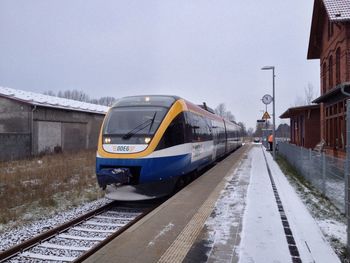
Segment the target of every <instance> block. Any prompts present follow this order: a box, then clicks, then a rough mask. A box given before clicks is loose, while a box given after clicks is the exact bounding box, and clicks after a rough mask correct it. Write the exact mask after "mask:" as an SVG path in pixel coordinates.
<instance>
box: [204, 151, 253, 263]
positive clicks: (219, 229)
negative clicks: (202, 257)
mask: <svg viewBox="0 0 350 263" xmlns="http://www.w3.org/2000/svg"><path fill="white" fill-rule="evenodd" d="M250 167H251V158H248V157H247V156H245V158H244V159H243V161H242V163H241V164H240V165H239V167H238V168H237V169H236V170H235V171H233V172H232V174H231V175H229V176H228V177H227V178H225V179H226V181H227V182H226V186H225V189H224V190H223V191H222V192H221V194H220V198H219V199H218V201H217V203H216V205H215V209H214V211H213V213H212V215H211V216H210V217H209V218H208V220H207V222H206V230H207V234H208V240H207V241H208V245H207V247H209V249H208V251H207V257H208V261H209V262H232V261H233V259H234V258H235V257H236V256H237V255H236V253H235V244H236V241H237V238H239V236H238V233H239V227H240V226H241V216H240V215H241V214H242V213H243V210H244V207H245V199H246V198H245V195H246V192H247V187H248V184H249V178H250V175H249V170H250Z"/></svg>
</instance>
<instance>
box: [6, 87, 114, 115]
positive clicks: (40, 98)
mask: <svg viewBox="0 0 350 263" xmlns="http://www.w3.org/2000/svg"><path fill="white" fill-rule="evenodd" d="M0 97H4V98H8V99H11V100H16V101H19V102H22V103H26V104H30V105H35V106H41V107H49V108H56V109H65V110H73V111H81V112H89V113H97V114H106V113H107V111H108V110H109V107H107V106H103V105H98V104H92V103H87V102H81V101H76V100H70V99H65V98H59V97H54V96H49V95H44V94H40V93H35V92H29V91H23V90H17V89H11V88H7V87H0Z"/></svg>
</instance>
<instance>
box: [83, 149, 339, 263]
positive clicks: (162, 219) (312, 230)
mask: <svg viewBox="0 0 350 263" xmlns="http://www.w3.org/2000/svg"><path fill="white" fill-rule="evenodd" d="M282 177H284V176H283V174H282V176H281V172H280V170H279V167H278V165H277V164H276V163H275V162H274V161H273V159H272V157H271V155H270V154H269V153H265V151H264V150H263V148H262V147H261V146H260V145H250V144H248V145H244V146H242V147H241V148H240V149H238V150H237V151H235V152H234V153H232V154H231V155H229V156H228V157H227V158H225V159H224V160H222V161H221V162H219V163H218V164H217V165H215V166H214V167H213V168H211V169H210V170H208V171H207V172H206V173H204V174H203V175H202V176H200V177H199V178H198V179H197V180H195V181H194V182H192V183H191V184H189V185H188V186H187V187H185V188H184V189H182V190H181V191H180V192H178V193H177V194H176V195H174V196H173V197H171V198H170V199H168V200H167V201H166V202H164V203H163V204H162V205H161V206H159V207H158V208H156V209H155V210H154V211H152V212H151V213H150V214H148V215H147V216H145V217H144V218H142V219H141V220H140V221H139V222H137V223H136V224H135V225H133V226H132V227H131V228H129V229H128V230H127V231H125V232H124V233H122V234H121V235H120V236H119V237H117V238H116V239H114V240H113V241H111V242H110V243H109V244H107V245H106V246H105V247H103V248H102V249H100V250H99V251H97V252H96V253H95V254H94V255H92V256H91V257H89V258H88V259H87V260H85V261H84V262H89V263H92V262H283V263H284V262H340V261H339V259H338V257H337V256H336V254H335V253H334V252H333V250H332V248H331V247H330V246H329V244H328V243H327V242H326V241H325V239H324V238H323V236H322V233H321V231H320V230H319V228H318V227H317V225H316V223H315V221H314V220H313V218H312V217H311V215H310V214H309V213H308V212H307V209H306V208H305V206H304V205H303V204H302V202H301V201H300V199H298V197H297V196H296V193H295V192H294V191H293V189H292V188H291V186H290V185H289V184H288V182H287V180H286V178H285V177H284V178H282ZM288 187H290V188H288ZM276 193H277V195H276ZM293 193H294V194H293Z"/></svg>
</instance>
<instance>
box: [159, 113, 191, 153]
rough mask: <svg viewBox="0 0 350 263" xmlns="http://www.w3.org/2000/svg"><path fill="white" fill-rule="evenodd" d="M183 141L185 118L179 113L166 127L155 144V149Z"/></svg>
mask: <svg viewBox="0 0 350 263" xmlns="http://www.w3.org/2000/svg"><path fill="white" fill-rule="evenodd" d="M183 143H185V118H184V114H183V113H180V114H179V115H178V116H177V117H176V118H175V119H174V120H173V121H172V122H171V123H170V125H169V126H168V128H167V129H166V131H165V133H164V135H163V137H162V139H161V140H160V142H159V144H158V146H157V150H160V149H164V148H169V147H172V146H175V145H179V144H183Z"/></svg>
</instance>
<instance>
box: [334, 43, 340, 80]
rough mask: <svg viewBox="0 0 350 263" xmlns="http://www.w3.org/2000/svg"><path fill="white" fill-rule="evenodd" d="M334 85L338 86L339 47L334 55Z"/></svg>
mask: <svg viewBox="0 0 350 263" xmlns="http://www.w3.org/2000/svg"><path fill="white" fill-rule="evenodd" d="M335 83H336V84H337V85H338V84H340V47H338V48H337V51H336V53H335Z"/></svg>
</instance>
